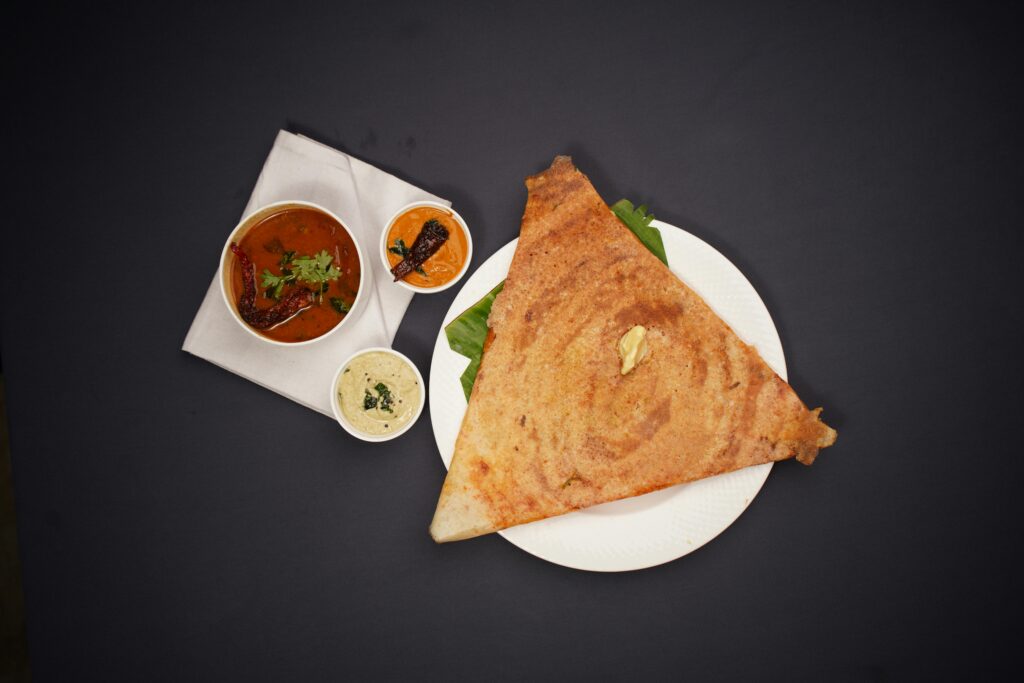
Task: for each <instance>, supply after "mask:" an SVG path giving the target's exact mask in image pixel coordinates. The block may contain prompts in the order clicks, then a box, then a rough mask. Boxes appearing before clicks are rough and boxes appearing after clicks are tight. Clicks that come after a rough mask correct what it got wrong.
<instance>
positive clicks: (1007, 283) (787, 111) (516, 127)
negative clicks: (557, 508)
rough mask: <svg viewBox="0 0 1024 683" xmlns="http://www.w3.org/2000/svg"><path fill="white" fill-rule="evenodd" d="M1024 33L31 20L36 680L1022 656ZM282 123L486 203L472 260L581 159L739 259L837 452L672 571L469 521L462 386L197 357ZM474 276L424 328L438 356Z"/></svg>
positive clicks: (927, 668) (874, 8)
mask: <svg viewBox="0 0 1024 683" xmlns="http://www.w3.org/2000/svg"><path fill="white" fill-rule="evenodd" d="M1018 26H1019V24H1018V22H1017V21H1016V17H1015V16H1014V15H1013V14H1011V13H1010V12H1009V11H1006V10H1004V9H999V8H993V7H986V6H983V5H976V4H971V5H968V4H966V3H965V4H964V5H960V6H953V5H945V4H936V3H925V4H920V5H900V4H897V3H893V4H892V5H890V4H889V3H857V2H850V3H841V4H832V5H827V6H821V5H817V4H814V3H808V4H801V3H781V4H780V3H773V4H771V5H770V6H769V5H768V4H763V3H757V2H751V3H742V4H733V3H708V4H694V5H680V4H675V3H660V4H653V5H646V4H645V5H642V6H641V5H631V4H629V3H621V4H618V5H616V4H612V3H584V4H577V5H559V6H558V7H554V6H551V5H550V4H548V3H536V4H535V3H514V4H509V5H507V6H503V7H497V6H495V7H487V6H486V5H485V4H484V3H480V4H475V3H474V4H470V3H466V4H461V5H445V6H444V7H443V8H442V7H432V6H430V4H429V3H417V4H414V3H409V4H405V5H396V6H388V7H385V6H383V5H381V4H379V3H372V2H371V3H358V4H351V5H346V4H344V3H340V2H327V3H323V4H320V5H310V6H299V5H297V4H295V3H290V4H282V5H280V6H269V5H266V4H264V3H254V4H246V5H239V6H236V7H229V6H216V7H214V6H198V7H191V8H189V7H184V6H181V7H179V6H176V5H175V6H153V5H149V6H145V5H144V4H139V5H138V6H136V5H134V4H126V5H124V6H122V7H119V8H107V9H99V8H97V7H96V6H95V5H90V4H83V5H82V6H81V7H79V8H78V9H77V10H71V11H57V10H48V9H45V8H40V7H38V6H36V5H33V6H22V7H21V8H19V9H17V10H15V11H13V12H12V13H9V14H8V17H7V20H6V21H5V26H4V28H3V32H4V36H5V40H4V50H5V53H6V56H5V64H6V66H5V71H6V72H7V76H6V77H5V80H6V81H7V85H6V86H5V88H4V90H5V97H4V107H3V108H4V110H5V118H6V119H7V125H6V126H5V128H6V131H5V132H6V135H7V136H8V141H9V144H8V150H9V153H8V155H6V159H5V160H4V162H3V163H4V168H5V169H6V174H5V175H7V182H6V189H7V192H8V193H9V194H8V201H7V202H6V206H5V209H6V210H5V220H4V223H5V227H4V230H3V235H4V237H3V267H2V278H3V279H2V283H3V291H4V305H3V307H2V316H3V317H2V344H3V346H2V353H3V356H2V357H3V366H4V372H5V374H6V378H7V388H8V400H9V414H10V422H11V424H10V429H11V444H12V451H13V466H14V478H15V486H16V503H17V513H18V523H19V541H20V546H21V553H22V562H23V569H24V587H25V593H26V608H27V613H28V637H29V646H30V651H31V657H32V667H33V672H34V674H35V677H36V680H39V681H50V680H75V679H79V680H80V679H86V678H102V679H104V680H108V681H114V680H150V681H156V680H224V679H243V678H244V679H247V680H338V679H340V678H343V677H345V676H346V675H351V676H358V677H360V678H363V677H381V678H441V677H444V678H459V679H482V678H485V677H492V678H498V679H519V680H522V679H527V678H544V679H547V678H558V677H561V678H577V677H584V676H587V677H593V678H598V679H612V678H626V677H630V678H632V677H649V678H658V679H674V680H681V679H683V678H687V679H698V680H700V679H735V678H744V679H748V680H749V679H752V678H762V679H787V680H791V679H796V680H811V679H814V680H872V679H879V680H881V679H886V678H889V677H891V678H899V679H904V678H924V677H927V678H943V677H949V676H961V675H968V674H976V673H979V672H988V673H991V672H992V671H993V670H994V667H997V666H998V665H1000V664H1002V663H1004V662H1005V661H1007V658H1008V657H1009V656H1010V654H1011V653H1012V651H1013V647H1012V646H1013V645H1014V644H1015V643H1016V642H1017V637H1018V636H1019V626H1015V625H1010V624H1008V623H1004V622H1006V618H1007V617H1009V616H1011V615H1013V614H1015V613H1016V612H1017V610H1018V609H1019V606H1020V605H1019V599H1018V597H1019V596H1018V588H1019V579H1017V573H1016V567H1017V565H1015V564H1014V562H1013V557H1014V554H1015V553H1014V551H1015V550H1016V546H1017V545H1018V544H1019V542H1020V538H1021V537H1020V533H1021V523H1020V518H1021V517H1020V512H1019V507H1018V506H1017V504H1016V501H1015V500H1014V498H1015V497H1016V496H1019V490H1020V482H1019V481H1018V479H1019V476H1020V474H1021V469H1022V468H1021V465H1020V458H1021V456H1020V452H1019V451H1020V445H1019V443H1020V442H1019V438H1015V437H1018V434H1019V431H1018V425H1019V424H1020V422H1021V418H1020V414H1019V408H1020V403H1021V402H1020V400H1019V398H1018V396H1019V391H1020V386H1021V375H1022V373H1021V360H1020V358H1021V354H1020V341H1021V335H1020V328H1021V322H1022V320H1021V317H1022V315H1021V305H1020V299H1019V296H1018V294H1019V290H1020V287H1019V285H1018V284H1017V277H1016V275H1017V273H1018V271H1019V270H1020V268H1019V266H1018V265H1017V262H1018V260H1019V259H1020V255H1021V237H1020V227H1021V214H1022V200H1021V197H1022V193H1021V187H1022V184H1021V180H1022V177H1021V175H1022V174H1021V172H1020V152H1021V145H1020V143H1021V133H1020V129H1019V123H1020V120H1021V113H1022V112H1021V108H1020V98H1019V96H1018V95H1017V91H1018V89H1019V87H1020V83H1021V81H1020V79H1021V71H1020V68H1019V64H1018V60H1017V57H1018V54H1017V50H1016V45H1015V43H1016V42H1017V41H1018V40H1019V37H1018V35H1017V34H1018V33H1019V30H1018ZM280 128H285V129H287V130H291V131H293V132H299V133H304V134H307V135H310V136H312V137H314V138H316V139H318V140H320V141H322V142H325V143H327V144H330V145H333V146H335V147H338V148H340V149H342V150H345V151H347V152H349V153H352V154H354V155H356V156H358V157H360V158H362V159H364V160H366V161H368V162H369V163H372V164H374V165H377V166H379V167H381V168H383V169H385V170H388V171H390V172H392V173H395V174H396V175H398V176H399V177H401V178H404V179H406V180H408V181H410V182H412V183H415V184H417V185H419V186H421V187H423V188H425V189H427V190H429V191H431V192H434V193H436V194H439V195H441V196H444V197H447V198H449V199H451V200H453V201H454V203H455V206H456V208H458V209H459V211H460V212H461V213H462V214H463V215H464V217H465V218H466V219H467V221H468V222H469V223H470V225H471V226H472V228H473V231H474V233H473V234H474V239H475V244H476V256H475V258H474V261H475V264H474V265H478V264H479V263H481V262H482V261H483V260H484V259H485V258H486V257H487V256H489V255H490V254H491V253H493V252H494V251H495V250H497V249H498V248H499V247H500V246H501V245H503V244H505V243H506V242H507V241H508V240H510V239H511V238H513V237H515V236H516V235H517V233H518V229H519V217H520V216H521V212H522V208H523V204H524V201H525V189H524V187H523V178H524V176H526V175H527V174H530V173H534V172H537V171H538V170H541V169H542V168H544V167H546V166H547V164H548V163H549V162H550V160H551V158H552V157H553V156H554V155H555V154H557V153H569V154H572V155H573V157H574V159H575V161H576V162H577V164H578V165H579V166H580V167H581V168H582V169H583V170H584V172H586V173H587V174H589V175H590V177H591V179H592V180H593V181H594V183H595V185H596V186H597V188H598V190H599V191H600V192H601V193H602V194H603V196H604V197H605V199H606V200H608V201H614V200H615V199H617V198H619V197H621V196H626V197H630V198H632V199H634V200H635V201H637V202H640V201H646V202H649V203H650V204H651V205H652V206H653V208H654V211H655V213H656V214H657V216H658V217H659V218H661V219H664V220H667V221H669V222H671V223H674V224H677V225H680V226H683V227H685V228H686V229H688V230H690V231H692V232H694V233H695V234H697V235H698V236H700V237H701V238H703V239H704V240H706V241H707V242H709V243H710V244H712V245H713V246H715V247H716V248H718V249H719V250H721V251H722V252H723V253H724V254H725V255H726V256H727V257H728V258H729V259H731V260H732V261H733V262H734V263H736V264H737V265H738V266H739V267H740V269H741V270H742V271H743V272H744V273H745V274H746V275H747V276H748V277H749V278H750V280H751V281H752V282H753V283H754V285H755V287H756V288H757V290H758V291H759V292H760V294H761V296H762V297H763V298H764V300H765V302H766V304H767V306H768V308H769V310H770V311H771V314H772V316H773V317H774V320H775V322H776V325H777V326H778V328H779V332H780V333H781V336H782V339H783V344H784V347H785V350H786V358H787V361H788V364H789V369H790V380H791V382H792V384H793V385H794V387H795V388H796V390H797V391H798V392H799V393H800V395H801V396H802V397H803V398H804V399H805V400H806V401H807V403H809V404H810V405H823V406H825V417H826V419H827V420H828V421H829V422H830V423H831V424H833V425H834V426H835V427H836V428H837V429H838V430H839V441H838V444H837V445H836V446H835V447H834V448H831V449H829V450H827V451H825V452H823V454H822V456H821V457H820V458H819V460H818V462H817V463H816V464H815V465H814V467H813V468H810V469H806V468H803V467H801V466H799V465H797V464H794V463H783V464H781V465H779V466H777V467H776V468H775V469H774V470H773V471H772V474H771V476H770V477H769V479H768V482H767V483H766V485H765V487H764V489H763V490H762V492H761V494H760V495H759V496H758V497H757V500H756V501H755V502H754V504H753V505H752V506H751V508H750V509H749V510H748V511H747V512H746V514H744V515H743V516H742V517H741V518H740V519H739V520H738V521H737V522H736V523H735V524H734V525H732V526H731V527H730V528H729V529H728V530H727V531H726V532H725V533H723V534H722V535H721V536H720V537H719V538H717V539H716V540H714V541H713V542H711V543H710V544H709V545H707V546H705V547H704V548H702V549H701V550H699V551H697V552H695V553H693V554H692V555H689V556H687V557H685V558H683V559H681V560H678V561H675V562H672V563H669V564H667V565H663V566H660V567H657V568H653V569H649V570H645V571H639V572H632V573H624V574H612V575H603V574H594V573H586V572H580V571H574V570H569V569H565V568H562V567H558V566H555V565H551V564H548V563H546V562H544V561H541V560H538V559H536V558H533V557H531V556H530V555H528V554H526V553H524V552H522V551H520V550H518V549H516V548H515V547H513V546H512V545H510V544H509V543H507V542H505V541H504V540H502V539H501V538H499V537H497V536H492V537H486V538H480V539H477V540H473V541H469V542H465V543H458V544H452V545H446V546H435V545H434V544H433V542H432V541H431V540H430V537H429V536H428V535H427V532H426V527H427V524H428V522H429V520H430V517H431V514H432V512H433V508H434V504H435V502H436V497H437V493H438V491H439V489H440V486H441V482H442V479H443V476H444V469H443V467H442V465H441V462H440V460H439V458H438V456H437V451H436V447H435V445H434V442H433V438H432V434H431V429H430V420H429V417H427V416H425V417H424V419H422V420H420V422H419V423H418V424H417V425H416V426H415V428H414V429H413V430H412V432H411V433H410V434H408V435H407V436H405V437H403V438H402V439H400V440H397V441H395V442H392V443H391V444H387V445H383V446H371V445H365V444H362V443H359V442H356V441H355V440H353V439H351V438H349V437H348V436H347V435H346V434H345V433H344V432H343V431H342V430H341V429H340V428H339V427H338V426H337V425H336V424H335V423H333V422H332V421H330V420H328V419H325V418H324V417H323V416H321V415H318V414H316V413H314V412H312V411H309V410H306V409H304V408H302V407H300V406H298V405H295V404H292V403H290V402H289V401H287V400H285V399H283V398H281V397H279V396H277V395H275V394H273V393H271V392H268V391H265V390H262V389H260V388H259V387H257V386H256V385H255V384H252V383H249V382H247V381H245V380H243V379H240V378H238V377H236V376H234V375H232V374H229V373H227V372H224V371H222V370H220V369H218V368H216V367H214V366H213V365H210V364H208V363H206V362H204V361H202V360H199V359H197V358H194V357H191V356H189V355H188V354H185V353H183V352H182V351H180V347H181V343H182V341H183V339H184V336H185V333H186V331H187V330H188V327H189V325H190V323H191V321H192V317H193V315H194V314H195V312H196V310H197V309H198V307H199V303H200V301H201V300H202V297H203V294H204V292H205V291H206V288H207V287H208V285H209V283H210V279H211V276H212V274H213V272H214V270H215V268H216V265H217V258H218V254H219V250H220V248H221V246H222V243H223V240H224V238H225V235H226V234H227V233H228V232H229V231H230V229H231V228H232V227H233V226H234V224H235V223H236V221H237V220H238V218H239V217H240V214H241V212H242V210H243V208H244V206H245V203H246V200H247V198H248V196H249V193H250V191H251V189H252V186H253V183H254V181H255V179H256V177H257V175H258V173H259V170H260V168H261V165H262V163H263V160H264V158H265V157H266V155H267V153H268V151H269V149H270V146H271V144H272V142H273V139H274V136H275V135H276V133H277V131H278V129H280ZM455 293H456V290H455V289H453V290H450V291H448V292H445V293H443V294H438V295H434V296H420V297H416V299H415V300H414V301H413V303H412V305H411V307H410V309H409V312H408V315H407V316H406V318H405V320H404V322H403V324H402V327H401V330H400V331H399V333H398V337H397V339H396V340H395V346H396V348H398V349H399V350H401V351H403V352H405V353H406V354H408V355H409V356H410V357H412V359H413V360H414V361H416V363H417V364H418V365H419V366H420V368H421V369H423V371H424V373H426V371H427V370H428V369H429V362H430V352H431V349H432V345H433V340H434V337H435V335H436V333H437V329H438V327H439V325H440V323H441V320H442V317H443V315H444V312H445V311H446V309H447V307H448V305H449V304H450V302H451V300H452V298H453V297H454V296H455Z"/></svg>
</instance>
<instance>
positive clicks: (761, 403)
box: [430, 156, 836, 542]
mask: <svg viewBox="0 0 1024 683" xmlns="http://www.w3.org/2000/svg"><path fill="white" fill-rule="evenodd" d="M526 186H527V189H528V193H529V194H528V198H527V202H526V210H525V212H524V214H523V221H522V229H521V233H520V237H519V244H518V246H517V248H516V252H515V256H514V258H513V260H512V265H511V267H510V268H509V272H508V278H507V279H506V281H505V287H504V290H503V291H502V292H501V293H500V294H499V295H498V297H497V299H496V300H495V301H494V306H493V308H492V310H491V315H490V318H489V320H488V325H489V326H490V328H491V331H492V332H493V341H492V342H491V344H490V345H489V346H488V347H487V350H486V353H485V354H484V356H483V360H482V363H481V366H480V371H479V374H478V375H477V377H476V383H475V384H474V386H473V391H472V394H471V396H470V399H469V406H468V408H467V410H466V415H465V418H464V419H463V422H462V427H461V430H460V432H459V436H458V439H457V441H456V444H455V454H454V457H453V459H452V463H451V468H450V470H449V472H448V476H447V478H446V479H445V482H444V486H443V488H442V489H441V496H440V499H439V501H438V504H437V510H436V512H435V513H434V520H433V522H432V523H431V526H430V533H431V535H432V536H433V538H434V540H435V541H438V542H445V541H456V540H461V539H465V538H471V537H473V536H479V535H481V534H486V533H490V532H492V531H497V530H499V529H504V528H506V527H510V526H514V525H516V524H523V523H526V522H531V521H534V520H537V519H543V518H545V517H553V516H555V515H561V514H564V513H566V512H570V511H572V510H577V509H579V508H584V507H588V506H591V505H596V504H598V503H604V502H607V501H612V500H618V499H620V498H627V497H629V496H636V495H640V494H642V493H647V492H649V491H654V490H657V489H661V488H665V487H667V486H672V485H675V484H681V483H683V482H688V481H694V480H696V479H702V478H704V477H710V476H713V475H716V474H721V473H723V472H729V471H732V470H736V469H739V468H741V467H747V466H750V465H756V464H760V463H765V462H771V461H776V460H785V459H787V458H796V459H797V460H799V461H800V462H802V463H804V464H807V465H809V464H811V463H812V462H813V461H814V458H815V456H816V455H817V453H818V449H820V448H824V447H826V446H830V445H831V444H832V443H833V442H834V441H835V438H836V433H835V431H834V430H833V429H831V428H830V427H828V426H827V425H825V424H824V423H823V422H821V421H820V420H819V419H818V413H819V412H820V410H821V409H820V408H819V409H817V410H808V409H807V407H806V406H805V405H804V404H803V403H802V402H801V401H800V399H799V398H798V397H797V395H796V393H795V392H794V391H793V389H792V388H791V387H790V386H789V384H787V383H786V382H785V381H784V380H782V379H781V378H780V377H779V376H778V375H777V374H775V372H774V371H773V370H772V369H771V368H770V367H768V365H767V364H766V363H765V362H764V361H763V360H762V359H761V357H760V356H759V355H758V353H757V350H756V349H754V348H753V347H751V346H748V345H747V344H745V343H744V342H743V341H742V340H740V339H739V337H737V336H736V334H735V333H734V332H733V331H732V330H731V329H730V328H729V327H728V325H726V324H725V323H724V322H722V320H721V319H719V318H718V316H717V315H715V313H714V312H713V311H712V310H711V309H710V308H709V307H708V305H707V304H706V303H704V300H703V299H701V298H700V296H698V295H697V294H696V293H694V292H693V291H692V290H691V289H690V288H689V287H687V286H686V285H685V284H684V283H683V282H681V281H680V280H679V278H677V277H676V276H675V275H673V274H672V272H671V271H670V270H669V269H668V268H666V267H665V265H664V264H662V263H661V262H660V261H659V260H658V258H657V257H655V256H654V255H653V254H652V253H651V252H650V251H648V250H647V249H646V248H645V247H644V246H643V245H642V244H641V242H640V241H639V240H638V239H637V238H636V237H635V236H634V235H633V234H632V233H631V232H630V231H629V230H628V229H627V228H626V227H625V226H624V225H622V223H620V222H619V220H618V219H617V218H616V217H615V216H614V215H613V214H612V212H611V211H610V210H609V208H608V206H607V205H606V204H605V203H604V201H603V200H602V199H601V197H600V196H599V195H598V193H597V191H596V190H595V189H594V188H593V186H592V185H591V184H590V181H589V180H588V179H587V177H586V176H585V175H583V174H582V173H581V172H580V171H578V170H577V169H576V168H575V166H573V163H572V160H571V159H569V158H568V157H564V156H560V157H557V158H556V159H555V160H554V163H552V165H551V167H550V168H549V169H547V170H546V171H544V172H543V173H540V174H538V175H535V176H531V177H530V178H527V180H526ZM636 325H641V326H643V327H644V328H645V329H646V330H647V338H646V339H647V343H648V348H649V351H648V354H647V356H646V358H644V359H643V360H642V361H641V362H640V363H639V365H638V366H637V367H636V368H635V369H633V370H632V371H631V372H629V374H626V375H623V374H621V372H620V358H619V355H618V352H617V344H618V342H619V339H620V338H621V337H622V336H623V334H624V333H625V332H627V331H628V330H630V329H631V328H632V327H634V326H636Z"/></svg>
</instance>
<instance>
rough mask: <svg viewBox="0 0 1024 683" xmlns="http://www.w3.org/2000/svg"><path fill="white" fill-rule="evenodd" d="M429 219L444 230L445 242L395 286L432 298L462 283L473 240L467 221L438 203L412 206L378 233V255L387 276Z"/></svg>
mask: <svg viewBox="0 0 1024 683" xmlns="http://www.w3.org/2000/svg"><path fill="white" fill-rule="evenodd" d="M432 219H433V220H437V221H438V222H440V223H441V224H442V225H443V226H444V227H445V228H446V229H447V231H448V239H447V240H445V242H444V243H443V244H442V245H441V248H440V249H438V250H437V252H436V253H434V254H433V255H431V256H430V257H429V258H428V259H427V260H426V261H425V262H424V263H423V264H422V266H421V269H420V270H417V271H413V272H412V273H409V274H408V275H407V276H406V277H405V278H403V279H401V280H397V281H396V282H395V284H397V285H399V286H400V287H404V288H406V289H408V290H410V291H413V292H416V293H417V294H433V293H435V292H443V291H444V290H446V289H448V288H449V287H451V286H452V285H454V284H455V283H457V282H458V281H459V280H461V279H462V277H463V276H464V275H465V274H466V272H467V271H468V270H469V264H470V261H472V259H473V238H472V236H471V235H470V233H469V227H468V226H467V225H466V221H464V220H463V219H462V216H460V215H459V213H458V212H457V211H455V210H454V209H452V208H450V207H448V206H445V205H444V204H441V203H440V202H431V201H422V202H413V203H412V204H407V205H405V206H403V207H402V208H400V209H399V210H398V211H396V212H395V213H394V214H393V215H392V216H391V218H390V219H388V221H387V223H385V224H384V229H383V231H382V232H381V236H380V247H379V249H378V251H379V252H380V259H381V262H382V263H383V264H384V269H385V270H386V271H388V273H390V272H391V269H392V268H393V267H394V266H395V265H397V264H398V263H399V262H400V261H401V260H402V259H403V257H404V254H405V253H408V251H409V250H410V249H412V246H413V243H414V242H415V240H416V236H417V235H419V232H420V230H422V228H423V225H424V224H425V223H426V222H427V221H429V220H432ZM391 278H392V279H394V276H391ZM431 280H433V281H434V282H436V284H432V283H431Z"/></svg>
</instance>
